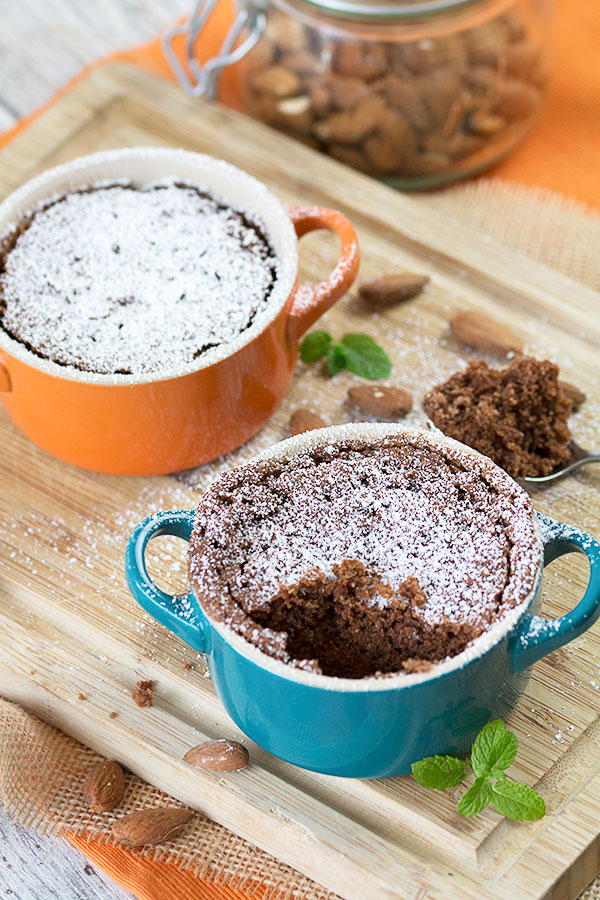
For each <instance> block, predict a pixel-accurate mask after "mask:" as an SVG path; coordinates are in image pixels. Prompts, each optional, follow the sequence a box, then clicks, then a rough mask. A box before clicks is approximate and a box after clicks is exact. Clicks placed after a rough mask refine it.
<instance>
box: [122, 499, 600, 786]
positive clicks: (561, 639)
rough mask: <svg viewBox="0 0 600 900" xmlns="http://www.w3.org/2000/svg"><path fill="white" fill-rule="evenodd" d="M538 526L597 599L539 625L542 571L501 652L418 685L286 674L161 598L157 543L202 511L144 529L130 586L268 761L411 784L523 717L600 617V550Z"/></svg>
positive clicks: (187, 527)
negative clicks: (413, 775)
mask: <svg viewBox="0 0 600 900" xmlns="http://www.w3.org/2000/svg"><path fill="white" fill-rule="evenodd" d="M536 515H537V519H538V524H539V527H540V535H541V540H542V542H543V545H544V564H545V565H547V564H548V563H549V562H551V561H552V560H554V559H556V558H557V557H559V556H562V555H563V554H565V553H571V552H583V553H585V554H586V556H587V558H588V560H589V563H590V578H589V583H588V587H587V590H586V592H585V594H584V596H583V598H582V599H581V600H580V602H579V603H578V605H577V606H576V607H575V609H574V610H572V611H571V612H569V613H567V614H566V615H564V616H562V617H560V618H558V619H544V618H541V617H540V616H538V615H536V610H537V609H538V607H539V599H540V594H541V574H542V573H541V571H540V573H539V576H538V579H537V584H536V588H535V590H534V591H533V592H532V594H531V599H530V601H529V603H528V604H527V605H526V607H520V608H519V609H517V610H514V611H512V612H513V615H512V618H511V617H510V614H509V616H508V619H509V621H508V625H507V626H506V627H504V620H503V625H502V629H501V631H500V633H499V635H498V638H497V640H494V641H493V642H488V644H489V646H485V647H484V649H483V651H481V650H480V651H477V653H476V654H471V656H470V657H469V655H468V652H467V656H466V658H465V659H463V661H462V662H461V661H456V660H450V661H449V662H447V663H444V664H441V665H439V666H436V667H435V668H434V670H432V672H427V673H422V674H417V675H411V676H410V677H409V676H398V677H394V678H391V679H375V678H367V679H354V680H353V679H338V678H331V677H327V676H323V675H316V674H315V673H312V672H304V671H302V670H300V669H297V668H295V667H293V666H286V665H285V664H284V663H282V662H280V661H278V660H273V659H271V657H268V656H266V655H265V654H263V653H261V652H260V651H259V650H258V649H257V648H256V647H254V646H252V645H250V644H249V643H247V642H246V641H244V640H243V638H241V637H240V636H239V635H237V634H235V633H234V632H233V631H231V630H230V629H229V628H228V627H227V626H226V625H224V624H223V623H221V622H217V621H213V620H211V619H209V618H208V616H207V615H206V614H205V613H204V611H203V610H202V609H201V607H200V605H199V603H198V601H197V599H196V597H195V595H194V594H193V593H191V594H190V595H189V596H188V597H183V598H182V597H174V596H171V595H170V594H167V593H164V592H163V591H161V590H159V589H158V588H157V587H156V585H155V584H154V583H153V582H152V581H151V579H150V577H149V575H148V573H147V571H146V564H145V560H144V556H145V551H146V547H147V545H148V542H149V541H150V540H151V539H152V538H154V537H157V536H158V535H166V534H168V535H175V536H177V537H180V538H183V539H184V540H189V538H190V536H191V533H192V529H193V525H194V517H195V511H194V510H182V511H177V512H160V513H156V514H155V515H153V516H150V517H149V518H147V519H146V520H145V521H143V522H142V523H141V524H140V525H138V527H137V528H136V529H135V531H134V532H133V534H132V535H131V538H130V540H129V543H128V546H127V552H126V575H127V581H128V584H129V588H130V590H131V593H132V594H133V596H134V598H135V599H136V600H137V601H138V603H139V604H140V605H141V606H142V607H143V608H144V609H145V610H146V611H147V612H148V613H150V615H151V616H153V617H154V618H155V619H157V620H158V621H159V622H160V623H161V624H163V625H164V626H166V627H167V628H168V629H169V630H171V631H173V632H174V633H175V634H176V635H177V636H178V637H180V638H181V640H183V641H184V642H185V643H186V644H188V645H189V646H190V647H192V648H193V649H194V650H197V651H198V652H200V653H204V654H205V655H206V657H207V660H208V666H209V669H210V673H211V676H212V679H213V683H214V686H215V689H216V691H217V694H218V696H219V697H220V699H221V701H222V703H223V705H224V706H225V709H226V710H227V712H228V713H229V715H230V716H231V718H232V719H233V720H234V721H235V723H236V724H237V725H238V726H239V727H240V728H241V730H242V731H243V732H244V733H245V734H246V735H248V737H249V738H251V739H252V740H253V741H255V742H256V743H257V744H259V745H260V746H261V747H264V748H265V750H268V751H269V752H270V753H272V754H274V755H275V756H278V757H280V758H281V759H284V760H287V761H288V762H291V763H294V764H295V765H297V766H301V767H302V768H305V769H313V770H315V771H317V772H324V773H326V774H329V775H341V776H345V777H354V778H375V777H377V778H382V777H387V776H392V775H404V774H406V773H408V772H409V771H410V766H411V764H412V763H413V762H415V761H416V760H418V759H421V758H422V757H424V756H430V755H432V754H435V753H456V754H460V753H463V752H466V751H467V750H468V749H469V747H470V746H471V743H472V741H473V739H474V737H475V735H476V734H477V732H478V731H479V729H480V728H481V727H482V725H484V724H485V722H487V721H489V720H490V719H492V718H496V717H499V718H504V717H505V716H506V715H507V713H508V712H509V710H510V709H511V708H512V707H513V706H514V704H515V703H516V701H517V699H518V697H519V695H520V693H521V692H522V690H523V688H524V686H525V684H526V683H527V679H528V668H529V667H530V666H531V665H532V664H533V663H535V662H536V661H537V660H538V659H541V658H542V657H543V656H546V654H548V653H551V652H552V651H553V650H556V649H557V648H558V647H561V646H563V645H564V644H566V643H568V642H569V641H571V640H573V639H574V638H577V637H579V636H580V635H581V634H582V633H583V632H584V631H586V630H587V629H588V628H589V627H590V626H591V625H592V624H593V623H594V622H595V621H596V620H597V619H598V617H599V616H600V544H598V543H597V542H596V541H595V540H593V539H592V538H591V537H589V536H588V535H586V534H584V533H583V532H582V531H580V530H579V529H577V528H574V527H572V526H570V525H564V524H562V523H560V522H555V521H554V520H553V519H549V518H546V517H545V516H542V515H540V514H536ZM465 652H466V651H465ZM464 655H465V654H464V653H463V654H461V658H463V657H464Z"/></svg>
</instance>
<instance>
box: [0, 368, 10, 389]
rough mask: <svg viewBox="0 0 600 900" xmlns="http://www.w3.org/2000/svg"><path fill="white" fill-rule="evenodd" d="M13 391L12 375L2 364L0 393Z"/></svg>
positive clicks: (0, 369)
mask: <svg viewBox="0 0 600 900" xmlns="http://www.w3.org/2000/svg"><path fill="white" fill-rule="evenodd" d="M11 389H12V385H11V381H10V373H9V371H8V369H7V368H6V366H5V365H4V363H2V362H0V392H2V393H8V392H9V391H10V390H11Z"/></svg>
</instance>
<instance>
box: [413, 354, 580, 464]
mask: <svg viewBox="0 0 600 900" xmlns="http://www.w3.org/2000/svg"><path fill="white" fill-rule="evenodd" d="M424 407H425V412H426V413H427V415H428V416H429V418H430V419H431V420H432V422H433V423H434V424H435V425H436V426H437V427H438V428H439V429H440V430H441V431H443V432H444V434H447V435H448V436H449V437H453V438H455V439H456V440H458V441H461V442H462V443H463V444H468V445H469V446H470V447H473V448H474V449H475V450H478V451H479V452H480V453H483V454H485V455H486V456H489V457H490V459H493V460H494V462H495V463H497V464H498V465H499V466H501V467H502V468H503V469H505V470H506V471H507V472H508V473H509V475H512V477H513V478H522V477H524V476H526V475H529V476H535V477H537V476H541V475H549V474H550V472H552V470H553V469H555V468H556V467H557V466H559V465H560V464H561V463H563V462H566V460H567V459H569V456H570V450H569V447H568V441H569V439H570V437H571V433H570V431H569V428H568V425H567V419H568V417H569V414H570V412H571V401H570V399H569V398H568V397H567V396H565V394H564V393H563V391H562V390H561V388H560V383H559V381H558V367H557V366H556V365H554V363H551V362H549V361H548V360H543V361H539V360H536V359H532V358H531V357H521V358H519V359H515V360H513V361H512V362H511V363H510V365H509V366H508V367H507V368H505V369H500V370H497V369H492V368H490V367H489V366H488V365H487V363H485V362H483V361H476V362H471V363H469V365H468V366H467V368H466V370H465V371H464V372H457V373H456V374H455V375H452V376H451V377H450V378H449V379H448V380H447V381H446V382H444V383H443V384H440V385H438V386H437V387H435V388H433V390H431V391H430V392H429V393H428V394H427V396H426V397H425V401H424Z"/></svg>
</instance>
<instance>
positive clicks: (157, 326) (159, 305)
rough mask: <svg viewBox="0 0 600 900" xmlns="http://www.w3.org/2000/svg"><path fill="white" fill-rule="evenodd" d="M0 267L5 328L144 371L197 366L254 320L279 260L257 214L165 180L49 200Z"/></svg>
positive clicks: (89, 365)
mask: <svg viewBox="0 0 600 900" xmlns="http://www.w3.org/2000/svg"><path fill="white" fill-rule="evenodd" d="M5 238H6V236H5ZM0 247H1V244H0ZM0 273H1V274H0V316H1V318H2V324H3V326H4V329H5V330H6V331H7V332H8V333H9V334H10V335H11V336H12V337H13V338H15V339H16V340H19V341H20V342H21V343H23V344H25V345H26V346H27V347H28V348H29V349H31V350H32V351H33V352H34V353H36V354H37V355H38V356H42V357H44V358H47V359H51V360H52V361H53V362H55V363H58V364H59V365H63V366H72V367H75V368H77V369H80V370H83V371H91V372H97V373H106V374H111V373H123V374H132V375H142V374H145V373H149V372H157V373H162V372H166V371H170V370H173V369H175V368H177V367H181V366H183V365H186V364H189V363H193V361H194V360H195V359H198V358H199V357H201V356H202V354H203V353H205V352H206V351H207V350H209V349H211V348H212V347H216V346H219V345H221V344H227V343H229V342H231V341H233V340H234V339H235V338H236V337H237V336H238V335H239V334H240V333H242V332H243V331H245V330H246V329H247V328H249V327H250V325H251V324H252V322H253V321H254V319H255V318H256V316H257V314H258V313H260V312H261V311H262V310H263V309H264V308H265V306H266V305H267V303H268V299H269V296H270V293H271V291H272V289H273V286H274V283H275V280H276V276H277V260H276V257H275V255H274V251H273V250H272V248H271V246H270V243H269V241H268V239H267V237H266V235H265V229H264V226H263V224H262V223H261V222H260V221H259V220H258V219H251V218H250V215H249V214H246V213H245V212H243V211H241V210H236V209H233V208H232V207H231V206H230V205H228V204H227V203H225V202H222V201H220V200H219V199H218V198H215V197H214V196H212V195H210V194H209V193H207V192H205V191H203V189H202V188H201V187H199V186H196V185H190V184H183V183H180V182H176V181H175V180H173V179H166V180H164V181H161V182H155V183H153V184H150V185H148V186H146V187H144V188H134V187H133V186H132V185H129V184H127V183H122V182H117V183H111V184H107V183H104V184H99V185H95V186H91V187H88V188H81V189H79V190H77V191H73V192H71V193H69V194H66V195H64V196H61V197H55V198H53V200H51V201H48V202H46V204H45V205H44V206H42V207H40V208H39V209H38V210H37V211H35V213H34V215H33V218H32V219H31V220H30V222H29V224H28V225H27V227H26V228H25V230H24V232H23V233H22V234H21V235H20V236H19V237H18V238H17V241H16V244H15V246H14V247H13V249H12V250H9V252H8V253H6V255H5V261H4V271H2V269H1V268H0Z"/></svg>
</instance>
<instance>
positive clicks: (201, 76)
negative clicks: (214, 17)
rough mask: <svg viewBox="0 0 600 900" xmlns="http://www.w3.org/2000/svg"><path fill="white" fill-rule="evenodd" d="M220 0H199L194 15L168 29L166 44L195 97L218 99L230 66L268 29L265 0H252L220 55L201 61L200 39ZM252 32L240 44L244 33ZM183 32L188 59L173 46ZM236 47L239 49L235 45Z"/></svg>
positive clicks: (173, 64)
mask: <svg viewBox="0 0 600 900" xmlns="http://www.w3.org/2000/svg"><path fill="white" fill-rule="evenodd" d="M218 2H219V0H198V2H197V3H196V6H195V8H194V11H193V13H192V15H191V17H190V19H189V20H188V21H186V22H184V23H182V24H181V25H174V26H173V27H172V28H169V29H168V31H166V32H165V34H164V36H163V39H162V46H163V50H164V52H165V55H166V57H167V59H168V61H169V63H170V65H171V68H172V69H173V71H174V73H175V75H176V76H177V80H178V81H179V83H180V85H181V86H182V88H183V89H184V91H186V93H188V94H190V95H191V96H192V97H205V98H207V99H209V100H214V99H215V98H216V96H217V90H218V86H219V78H220V77H221V73H222V71H223V69H224V68H225V67H226V66H229V65H233V63H237V62H239V61H240V60H241V59H243V57H244V56H245V55H246V54H247V53H249V51H250V50H252V48H253V47H254V46H255V44H256V43H257V42H258V41H259V40H260V37H261V35H262V33H263V31H264V29H265V24H266V20H267V17H266V12H265V6H266V4H265V3H264V2H248V3H245V4H244V5H243V7H242V8H241V9H240V11H239V12H238V14H237V16H236V17H235V19H234V22H233V24H232V26H231V28H230V29H229V32H228V33H227V36H226V38H225V40H224V41H223V44H222V45H221V48H220V50H219V52H218V53H217V55H216V56H213V57H212V58H211V59H209V60H207V61H206V62H205V63H202V64H201V63H199V62H198V60H197V59H196V53H195V48H196V41H197V40H198V37H199V35H200V33H201V31H202V29H203V28H204V27H205V25H206V23H207V22H208V20H209V18H210V16H211V14H212V12H213V10H214V9H215V7H216V5H217V3H218ZM244 31H247V32H248V34H247V36H246V37H245V38H244V40H243V41H242V43H241V44H240V45H239V46H238V47H236V46H235V45H236V42H237V41H238V39H239V37H240V35H241V34H242V33H243V32H244ZM181 35H183V36H184V37H185V38H186V42H185V62H184V64H182V63H181V61H180V59H179V57H178V56H177V53H176V52H175V50H174V48H173V42H174V40H175V38H176V37H178V36H181ZM234 48H235V49H234Z"/></svg>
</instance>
